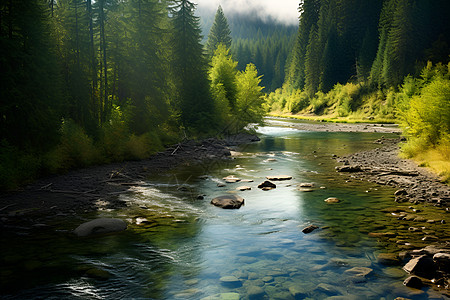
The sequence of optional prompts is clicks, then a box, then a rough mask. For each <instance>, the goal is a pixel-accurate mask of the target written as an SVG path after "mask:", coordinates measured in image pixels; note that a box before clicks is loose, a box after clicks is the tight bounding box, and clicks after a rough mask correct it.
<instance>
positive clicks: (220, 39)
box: [206, 5, 231, 56]
mask: <svg viewBox="0 0 450 300" xmlns="http://www.w3.org/2000/svg"><path fill="white" fill-rule="evenodd" d="M219 44H223V45H225V47H227V48H230V47H231V31H230V28H229V26H228V20H227V18H226V17H225V15H224V13H223V10H222V6H220V5H219V8H218V9H217V12H216V16H215V19H214V23H213V25H212V27H211V30H210V31H209V35H208V42H207V43H206V51H207V53H208V55H209V56H213V54H214V51H215V50H216V49H217V46H218V45H219Z"/></svg>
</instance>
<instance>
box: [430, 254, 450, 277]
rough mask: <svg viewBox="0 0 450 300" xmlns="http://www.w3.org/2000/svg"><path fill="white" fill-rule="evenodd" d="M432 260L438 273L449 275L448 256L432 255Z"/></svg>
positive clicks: (449, 259)
mask: <svg viewBox="0 0 450 300" xmlns="http://www.w3.org/2000/svg"><path fill="white" fill-rule="evenodd" d="M433 260H434V261H435V262H436V265H437V267H438V269H439V270H440V271H443V272H447V273H450V254H448V253H436V254H435V255H433Z"/></svg>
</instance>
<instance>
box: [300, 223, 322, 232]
mask: <svg viewBox="0 0 450 300" xmlns="http://www.w3.org/2000/svg"><path fill="white" fill-rule="evenodd" d="M318 228H319V227H318V226H316V225H309V226H308V227H305V228H303V230H302V232H303V233H304V234H307V233H311V232H313V231H314V230H316V229H318Z"/></svg>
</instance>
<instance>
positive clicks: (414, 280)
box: [403, 276, 423, 290]
mask: <svg viewBox="0 0 450 300" xmlns="http://www.w3.org/2000/svg"><path fill="white" fill-rule="evenodd" d="M403 284H404V285H406V286H407V287H410V288H414V289H419V290H420V289H421V288H422V286H423V283H422V280H421V279H420V278H419V277H417V276H409V277H408V278H406V279H405V281H403Z"/></svg>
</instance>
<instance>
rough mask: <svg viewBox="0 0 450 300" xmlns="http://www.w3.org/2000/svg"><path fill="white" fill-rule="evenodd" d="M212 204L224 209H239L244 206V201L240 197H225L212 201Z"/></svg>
mask: <svg viewBox="0 0 450 300" xmlns="http://www.w3.org/2000/svg"><path fill="white" fill-rule="evenodd" d="M211 204H213V205H215V206H218V207H221V208H224V209H238V208H240V207H241V206H242V205H243V204H244V199H243V198H241V197H239V196H238V195H224V196H219V197H216V198H214V199H212V200H211Z"/></svg>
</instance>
